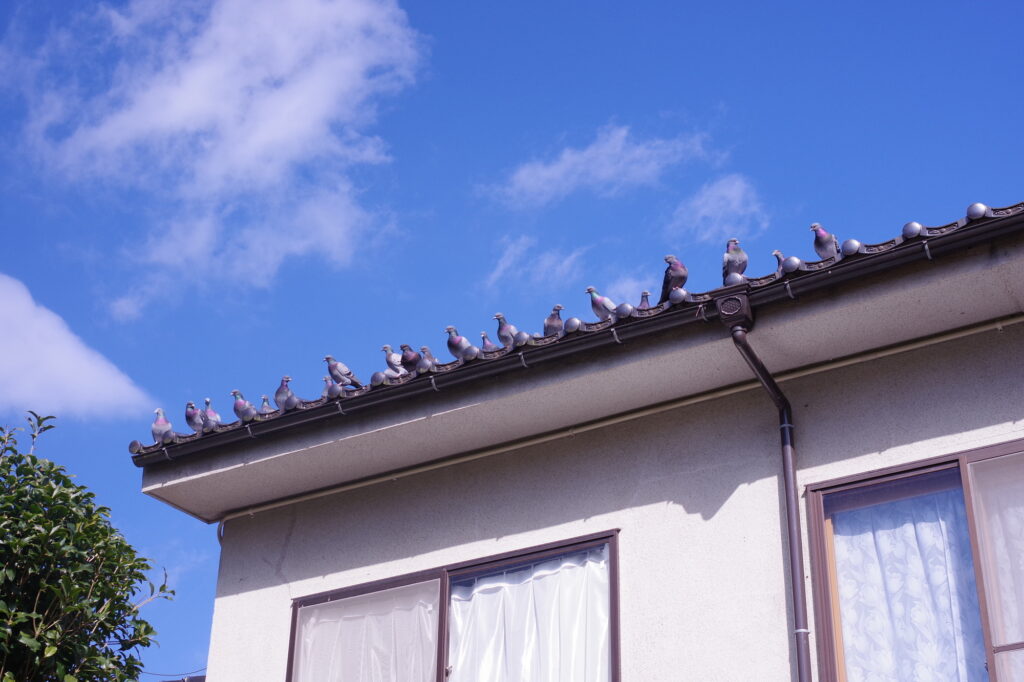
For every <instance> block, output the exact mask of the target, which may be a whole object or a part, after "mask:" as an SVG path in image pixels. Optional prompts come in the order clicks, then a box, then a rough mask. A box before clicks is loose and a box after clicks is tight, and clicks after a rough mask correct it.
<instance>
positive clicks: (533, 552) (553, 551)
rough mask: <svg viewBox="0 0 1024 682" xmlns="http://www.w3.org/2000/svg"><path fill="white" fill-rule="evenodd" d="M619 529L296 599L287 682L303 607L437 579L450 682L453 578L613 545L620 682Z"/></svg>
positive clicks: (439, 679)
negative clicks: (449, 660)
mask: <svg viewBox="0 0 1024 682" xmlns="http://www.w3.org/2000/svg"><path fill="white" fill-rule="evenodd" d="M618 543H619V529H618V528H614V529H612V530H607V531H602V532H600V533H591V534H589V535H581V536H578V537H574V538H570V539H568V540H559V541H555V542H549V543H545V544H543V545H535V546H533V547H525V548H522V549H515V550H510V551H508V552H502V553H500V554H493V555H490V556H486V557H482V558H479V559H471V560H469V561H462V562H458V563H454V564H446V565H444V566H438V567H437V568H431V569H427V570H423V571H415V572H413V573H405V574H403V575H398V576H393V577H388V578H382V579H380V580H373V581H370V582H366V583H360V584H358V585H351V586H349V587H342V588H338V589H335V590H328V591H325V592H317V593H315V594H310V595H305V596H302V597H296V598H294V599H292V604H291V627H290V628H289V634H288V637H289V639H288V663H287V665H288V668H287V671H286V674H285V682H292V670H293V669H294V666H295V636H296V630H297V628H298V618H299V609H301V608H303V607H306V606H315V605H317V604H326V603H328V602H332V601H337V600H339V599H347V598H348V597H357V596H359V595H363V594H370V593H372V592H379V591H381V590H387V589H391V588H394V587H402V586H405V585H412V584H414V583H421V582H426V581H429V580H437V581H438V583H439V584H440V588H439V595H438V614H437V615H438V618H437V625H438V637H437V671H436V674H435V680H434V682H444V680H445V679H446V678H447V672H446V671H447V666H448V611H449V599H450V588H451V582H452V580H453V579H458V578H465V577H469V576H472V575H486V574H488V573H493V572H496V571H500V570H501V569H502V568H504V567H506V566H513V565H516V564H519V563H522V562H524V561H534V560H538V559H544V558H549V557H555V556H559V555H561V554H568V553H570V552H576V551H579V550H583V549H590V548H591V547H599V546H601V545H608V602H609V603H608V607H609V611H608V627H609V642H608V647H609V650H610V651H609V656H610V659H611V660H610V662H609V666H610V672H611V681H610V682H620V663H619V661H620V659H619V544H618Z"/></svg>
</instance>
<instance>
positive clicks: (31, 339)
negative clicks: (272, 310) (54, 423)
mask: <svg viewBox="0 0 1024 682" xmlns="http://www.w3.org/2000/svg"><path fill="white" fill-rule="evenodd" d="M0 301H3V302H4V322H5V325H4V331H3V333H2V334H0V413H9V414H14V413H19V412H24V411H25V410H35V411H36V412H42V413H44V414H56V415H60V416H62V417H78V418H86V417H89V418H96V417H112V416H113V417H121V416H124V415H132V414H136V415H137V414H139V413H140V412H142V410H143V409H144V408H145V406H146V405H149V404H151V403H152V401H151V400H150V399H149V398H148V397H147V396H146V394H145V393H144V392H143V391H142V389H140V388H139V387H138V386H136V385H135V383H134V382H132V380H131V379H129V378H128V377H127V376H126V375H125V374H124V373H123V372H122V371H121V370H119V369H118V368H117V367H115V366H114V364H113V363H112V362H110V361H109V360H107V359H106V358H105V357H103V355H101V354H100V353H98V352H97V351H95V350H94V349H92V348H90V347H89V346H87V345H86V344H85V342H84V341H82V339H80V338H79V337H78V336H76V335H75V333H74V332H72V331H71V329H69V328H68V325H67V323H66V322H64V320H63V319H62V318H61V317H60V316H59V315H57V314H56V313H54V312H53V311H52V310H49V309H47V308H45V307H43V306H41V305H39V304H38V303H36V302H35V300H33V298H32V294H31V293H30V292H29V290H28V288H27V287H26V286H25V285H24V284H22V283H21V282H20V281H18V280H16V279H14V278H13V277H8V276H7V275H3V274H0Z"/></svg>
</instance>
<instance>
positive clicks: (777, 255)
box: [772, 249, 786, 272]
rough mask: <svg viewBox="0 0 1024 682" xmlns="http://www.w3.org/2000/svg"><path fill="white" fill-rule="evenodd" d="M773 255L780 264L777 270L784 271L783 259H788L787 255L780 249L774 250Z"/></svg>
mask: <svg viewBox="0 0 1024 682" xmlns="http://www.w3.org/2000/svg"><path fill="white" fill-rule="evenodd" d="M772 255H773V256H775V260H777V261H778V264H777V265H776V267H775V272H782V261H784V260H786V257H785V256H783V255H782V252H781V251H779V250H778V249H775V250H774V251H772Z"/></svg>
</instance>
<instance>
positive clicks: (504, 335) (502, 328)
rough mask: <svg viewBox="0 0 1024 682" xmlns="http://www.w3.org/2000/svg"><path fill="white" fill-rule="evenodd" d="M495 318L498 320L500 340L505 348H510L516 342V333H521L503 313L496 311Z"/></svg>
mask: <svg viewBox="0 0 1024 682" xmlns="http://www.w3.org/2000/svg"><path fill="white" fill-rule="evenodd" d="M494 319H496V320H497V321H498V341H500V342H501V345H503V346H505V348H510V347H511V346H512V344H513V343H515V339H516V334H518V333H519V330H518V329H516V326H515V325H514V324H510V323H509V321H508V320H506V319H505V316H504V315H502V314H501V313H494Z"/></svg>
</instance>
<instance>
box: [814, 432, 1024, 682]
mask: <svg viewBox="0 0 1024 682" xmlns="http://www.w3.org/2000/svg"><path fill="white" fill-rule="evenodd" d="M808 508H809V511H810V514H809V516H810V526H811V527H810V532H811V555H812V565H813V568H814V594H815V613H816V618H817V630H818V643H819V654H820V658H819V667H820V677H821V679H822V680H828V681H833V682H846V681H850V682H853V681H855V680H883V679H884V680H895V681H902V680H923V681H931V680H936V681H938V680H942V681H943V682H945V681H946V680H952V681H955V682H983V681H988V680H992V681H993V682H1017V681H1020V680H1024V443H1022V442H1017V443H1014V444H1005V445H1001V446H995V447H990V448H982V449H979V450H974V451H970V452H967V453H963V454H961V455H959V456H954V457H951V458H948V459H946V460H938V461H931V462H927V463H922V464H918V465H915V466H914V467H912V468H904V469H895V470H887V471H884V472H877V473H875V474H871V475H867V476H864V477H861V478H860V479H843V480H840V481H831V482H827V483H822V484H816V485H814V486H810V487H809V488H808Z"/></svg>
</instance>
